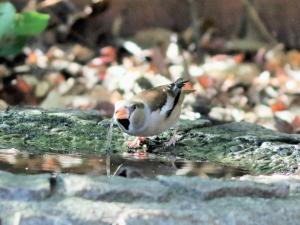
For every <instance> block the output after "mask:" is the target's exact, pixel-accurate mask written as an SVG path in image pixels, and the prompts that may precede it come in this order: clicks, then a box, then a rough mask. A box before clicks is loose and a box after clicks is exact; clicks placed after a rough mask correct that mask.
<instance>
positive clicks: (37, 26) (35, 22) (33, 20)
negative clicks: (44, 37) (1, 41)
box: [15, 12, 49, 35]
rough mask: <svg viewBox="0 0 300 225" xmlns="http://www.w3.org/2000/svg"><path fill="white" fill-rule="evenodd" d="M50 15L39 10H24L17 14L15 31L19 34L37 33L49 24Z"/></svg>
mask: <svg viewBox="0 0 300 225" xmlns="http://www.w3.org/2000/svg"><path fill="white" fill-rule="evenodd" d="M48 20H49V15H47V14H42V13H38V12H23V13H20V14H18V15H17V17H16V24H15V32H16V34H17V35H35V34H38V33H40V32H42V31H43V30H44V29H45V28H46V27H47V25H48Z"/></svg>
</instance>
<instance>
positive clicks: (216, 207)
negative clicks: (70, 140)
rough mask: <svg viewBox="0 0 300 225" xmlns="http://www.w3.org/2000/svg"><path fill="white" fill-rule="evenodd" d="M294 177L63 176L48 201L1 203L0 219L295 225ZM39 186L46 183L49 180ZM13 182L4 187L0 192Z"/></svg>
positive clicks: (90, 224) (77, 224) (30, 179)
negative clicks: (221, 178) (139, 177)
mask: <svg viewBox="0 0 300 225" xmlns="http://www.w3.org/2000/svg"><path fill="white" fill-rule="evenodd" d="M39 176H41V177H47V176H49V175H38V176H36V175H35V176H24V175H12V174H10V173H4V172H2V173H1V176H0V178H1V181H3V180H8V179H12V180H11V183H13V185H14V187H19V189H22V188H24V182H25V186H28V184H32V185H33V186H35V184H36V183H35V181H36V179H38V178H37V177H39ZM294 178H295V180H297V178H296V177H291V179H288V178H287V177H283V176H272V177H270V176H259V177H255V176H245V177H244V178H241V179H240V180H209V179H200V178H197V177H195V178H189V177H181V176H171V177H167V176H160V177H158V178H157V179H155V180H149V179H125V178H119V177H115V176H113V177H110V178H108V177H104V176H93V177H92V176H85V175H81V176H79V175H78V176H75V175H66V174H63V175H60V176H59V178H57V181H58V182H57V186H56V187H55V191H53V192H51V195H49V196H48V197H47V198H43V199H30V198H29V197H28V198H23V199H17V198H15V199H8V198H6V199H1V201H0V218H1V224H22V225H33V224H34V225H42V224H43V225H52V224H56V225H69V224H72V225H73V224H74V225H81V224H86V225H96V224H100V225H108V224H114V225H117V224H118V225H125V224H126V225H149V224H157V225H160V224H161V225H185V224H186V225H188V224H217V225H231V224H243V225H259V224H272V225H282V224H289V225H290V224H291V225H297V224H299V210H300V204H299V202H300V199H299V194H297V193H295V192H289V191H288V189H287V187H289V186H291V185H294ZM245 180H246V181H245ZM252 180H253V181H252ZM14 181H17V182H14ZM21 181H22V182H21ZM41 182H43V183H45V184H47V185H49V180H48V179H42V181H41ZM11 183H10V182H7V185H4V184H3V183H2V184H1V188H2V187H8V186H9V185H12V184H11ZM264 183H267V184H264ZM99 194H100V195H99ZM29 195H30V194H29ZM101 195H102V196H101ZM99 196H101V198H99ZM159 196H163V201H162V199H161V197H159ZM24 199H27V200H24ZM149 200H150V201H149Z"/></svg>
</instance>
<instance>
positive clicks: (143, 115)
mask: <svg viewBox="0 0 300 225" xmlns="http://www.w3.org/2000/svg"><path fill="white" fill-rule="evenodd" d="M187 83H188V81H187V80H183V79H182V78H179V79H177V80H176V81H175V82H173V83H170V84H168V85H162V86H158V87H154V88H151V89H148V90H145V91H142V92H140V93H138V94H137V95H135V96H133V97H132V98H130V99H129V100H122V101H118V102H116V104H115V111H114V116H113V118H114V121H115V122H116V123H117V124H118V126H119V128H120V129H121V130H122V131H123V132H125V133H127V134H129V135H132V136H136V137H137V138H136V139H135V140H134V141H132V142H128V143H127V144H128V147H130V148H136V147H139V145H140V144H141V142H142V141H143V140H144V138H145V137H150V136H155V135H159V134H160V133H162V132H163V131H165V130H167V129H169V128H171V127H173V126H174V125H175V124H176V122H177V121H178V119H179V116H180V113H181V107H182V103H183V100H184V97H185V95H186V94H188V93H191V92H193V91H194V90H192V89H184V88H183V87H184V86H185V84H187ZM176 131H177V129H175V130H174V133H173V135H172V137H171V139H170V140H169V141H168V142H167V143H166V146H170V145H175V143H176Z"/></svg>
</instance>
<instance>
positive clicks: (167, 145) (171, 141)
mask: <svg viewBox="0 0 300 225" xmlns="http://www.w3.org/2000/svg"><path fill="white" fill-rule="evenodd" d="M177 131H178V127H175V128H174V130H173V134H172V136H171V138H170V140H169V141H167V142H166V143H165V144H164V147H170V146H173V147H174V146H175V144H176V141H178V138H177V137H176V135H177Z"/></svg>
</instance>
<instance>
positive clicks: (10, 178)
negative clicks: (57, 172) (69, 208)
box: [0, 171, 50, 201]
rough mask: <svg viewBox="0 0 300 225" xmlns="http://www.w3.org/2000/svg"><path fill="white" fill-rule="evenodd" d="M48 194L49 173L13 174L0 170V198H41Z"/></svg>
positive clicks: (24, 199)
mask: <svg viewBox="0 0 300 225" xmlns="http://www.w3.org/2000/svg"><path fill="white" fill-rule="evenodd" d="M49 195H50V184H49V175H47V174H41V175H29V176H28V175H13V174H11V173H7V172H3V171H0V200H22V201H26V200H27V201H28V200H29V201H30V200H42V199H45V198H47V197H49Z"/></svg>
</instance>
